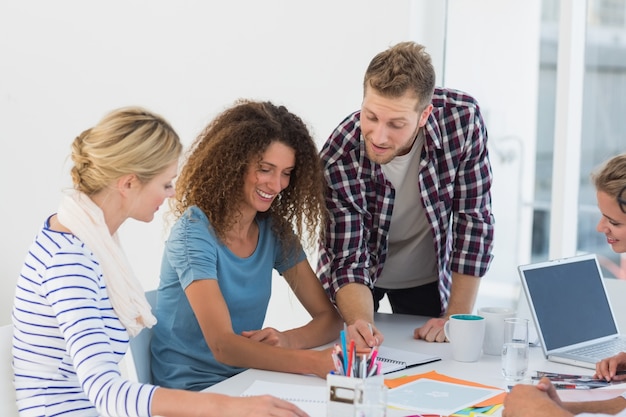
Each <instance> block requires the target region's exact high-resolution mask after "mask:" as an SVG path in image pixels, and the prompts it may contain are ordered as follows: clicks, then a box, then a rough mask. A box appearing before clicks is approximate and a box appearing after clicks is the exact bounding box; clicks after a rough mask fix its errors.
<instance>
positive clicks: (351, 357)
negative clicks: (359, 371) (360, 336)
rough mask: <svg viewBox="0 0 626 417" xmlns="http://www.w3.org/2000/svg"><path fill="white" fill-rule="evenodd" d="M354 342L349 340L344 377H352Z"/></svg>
mask: <svg viewBox="0 0 626 417" xmlns="http://www.w3.org/2000/svg"><path fill="white" fill-rule="evenodd" d="M353 350H354V340H350V350H349V351H348V368H347V369H346V376H353V372H352V363H353V361H354V354H353V353H352V351H353Z"/></svg>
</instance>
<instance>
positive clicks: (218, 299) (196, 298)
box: [185, 279, 334, 378]
mask: <svg viewBox="0 0 626 417" xmlns="http://www.w3.org/2000/svg"><path fill="white" fill-rule="evenodd" d="M185 294H186V295H187V298H188V299H189V303H190V305H191V308H192V309H193V311H194V314H195V316H196V318H197V319H198V323H199V324H200V328H201V330H202V334H203V335H204V338H205V340H206V342H207V344H208V345H209V348H210V349H211V351H212V352H213V355H214V356H215V358H216V359H217V360H218V361H220V362H222V363H225V364H227V365H231V366H238V367H243V368H257V369H266V370H270V371H279V372H289V373H298V374H315V375H318V376H320V377H322V378H323V377H325V376H326V375H327V374H328V373H329V372H330V371H331V370H333V369H334V367H333V361H332V357H331V350H332V349H330V348H329V349H326V350H323V351H316V350H299V349H287V348H283V347H278V346H272V345H270V344H267V343H261V342H259V341H256V340H252V339H250V338H248V337H245V336H242V335H238V334H235V333H234V331H233V327H232V322H231V319H230V312H229V310H228V306H227V305H226V301H225V300H224V297H223V296H222V292H221V291H220V288H219V285H218V282H217V281H216V280H213V279H203V280H196V281H194V282H192V283H191V284H189V285H188V286H187V288H186V289H185ZM209 300H210V301H209Z"/></svg>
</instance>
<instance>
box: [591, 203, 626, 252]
mask: <svg viewBox="0 0 626 417" xmlns="http://www.w3.org/2000/svg"><path fill="white" fill-rule="evenodd" d="M596 197H597V199H598V208H599V209H600V212H601V213H602V217H601V218H600V221H599V222H598V226H597V227H596V230H597V231H598V232H600V233H604V235H605V236H606V241H607V243H608V244H609V245H611V248H612V249H613V251H614V252H616V253H626V213H624V212H623V211H622V209H621V208H620V205H619V204H618V203H617V200H616V199H615V197H613V196H610V195H608V194H607V193H605V192H603V191H598V192H597V193H596Z"/></svg>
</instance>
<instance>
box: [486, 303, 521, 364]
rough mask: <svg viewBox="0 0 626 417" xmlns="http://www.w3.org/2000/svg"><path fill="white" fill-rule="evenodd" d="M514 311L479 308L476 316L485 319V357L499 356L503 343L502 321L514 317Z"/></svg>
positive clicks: (509, 309)
mask: <svg viewBox="0 0 626 417" xmlns="http://www.w3.org/2000/svg"><path fill="white" fill-rule="evenodd" d="M515 314H516V313H515V310H513V309H512V308H506V307H481V308H479V309H478V315H479V316H482V317H484V318H485V320H486V321H487V322H486V326H485V341H484V342H483V352H484V353H486V354H487V355H500V354H501V353H502V344H503V343H504V319H509V318H513V317H515Z"/></svg>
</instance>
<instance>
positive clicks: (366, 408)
mask: <svg viewBox="0 0 626 417" xmlns="http://www.w3.org/2000/svg"><path fill="white" fill-rule="evenodd" d="M386 415H387V387H386V386H385V382H384V380H383V378H382V377H370V378H365V379H363V380H362V381H361V382H359V383H357V385H356V386H355V389H354V417H385V416H386Z"/></svg>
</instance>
